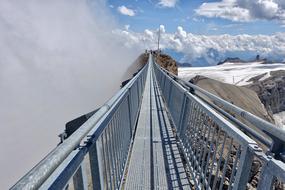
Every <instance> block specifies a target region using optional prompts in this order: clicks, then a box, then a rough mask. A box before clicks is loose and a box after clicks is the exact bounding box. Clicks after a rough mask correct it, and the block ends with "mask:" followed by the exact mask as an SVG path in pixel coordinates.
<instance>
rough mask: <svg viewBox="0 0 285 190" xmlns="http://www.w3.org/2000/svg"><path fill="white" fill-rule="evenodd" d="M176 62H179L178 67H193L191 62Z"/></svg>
mask: <svg viewBox="0 0 285 190" xmlns="http://www.w3.org/2000/svg"><path fill="white" fill-rule="evenodd" d="M176 64H177V66H178V67H192V64H191V63H179V62H176Z"/></svg>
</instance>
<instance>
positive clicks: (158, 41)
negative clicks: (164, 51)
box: [157, 26, 160, 52]
mask: <svg viewBox="0 0 285 190" xmlns="http://www.w3.org/2000/svg"><path fill="white" fill-rule="evenodd" d="M159 43H160V26H159V29H158V40H157V51H158V52H159Z"/></svg>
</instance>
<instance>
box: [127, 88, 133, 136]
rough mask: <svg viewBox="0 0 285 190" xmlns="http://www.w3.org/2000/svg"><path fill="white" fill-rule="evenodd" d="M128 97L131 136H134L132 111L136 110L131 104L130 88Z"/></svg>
mask: <svg viewBox="0 0 285 190" xmlns="http://www.w3.org/2000/svg"><path fill="white" fill-rule="evenodd" d="M127 96H128V97H127V99H128V113H129V114H128V115H129V123H130V138H132V134H133V133H132V132H133V130H132V127H133V123H132V112H133V111H134V110H132V106H131V103H132V102H131V90H130V89H128V94H127Z"/></svg>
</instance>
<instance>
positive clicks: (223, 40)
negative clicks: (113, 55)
mask: <svg viewBox="0 0 285 190" xmlns="http://www.w3.org/2000/svg"><path fill="white" fill-rule="evenodd" d="M107 4H108V7H109V9H110V12H111V14H112V15H113V17H114V18H115V19H116V20H117V23H119V27H120V29H119V31H117V32H116V33H117V34H118V35H120V38H121V39H123V41H124V42H125V44H126V45H127V46H129V47H131V48H141V49H153V48H156V47H155V45H154V44H155V41H156V39H157V31H158V28H159V27H161V29H162V31H163V32H162V39H161V48H162V49H164V50H167V51H168V52H170V53H171V52H172V54H173V55H179V56H176V57H175V58H176V59H177V60H179V61H181V62H189V63H192V64H193V65H202V66H207V65H214V64H216V63H218V62H219V61H223V59H225V58H227V57H229V56H230V57H240V58H243V59H248V60H252V59H253V58H254V57H256V55H260V56H261V57H262V58H269V59H270V60H273V61H285V1H284V0H259V1H255V0H220V1H218V0H211V1H201V0H108V1H107ZM142 42H143V43H142ZM142 44H143V45H142Z"/></svg>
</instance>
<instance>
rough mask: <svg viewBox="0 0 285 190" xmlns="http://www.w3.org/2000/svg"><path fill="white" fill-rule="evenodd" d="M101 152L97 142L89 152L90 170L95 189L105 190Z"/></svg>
mask: <svg viewBox="0 0 285 190" xmlns="http://www.w3.org/2000/svg"><path fill="white" fill-rule="evenodd" d="M100 157H101V156H100V151H98V147H97V143H96V142H95V143H94V144H93V145H92V146H91V148H90V151H89V161H90V168H91V178H92V185H93V189H94V190H95V189H96V190H97V189H103V183H101V181H103V177H104V175H103V174H102V172H101V171H102V169H101V164H100V159H101V158H100Z"/></svg>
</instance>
